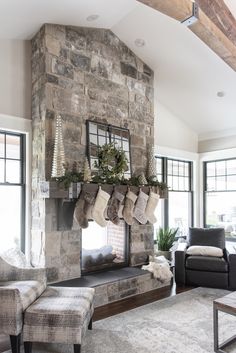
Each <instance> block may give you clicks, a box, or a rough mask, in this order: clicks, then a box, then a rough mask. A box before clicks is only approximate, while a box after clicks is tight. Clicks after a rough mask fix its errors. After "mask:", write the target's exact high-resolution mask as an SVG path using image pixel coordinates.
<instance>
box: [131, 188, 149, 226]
mask: <svg viewBox="0 0 236 353" xmlns="http://www.w3.org/2000/svg"><path fill="white" fill-rule="evenodd" d="M147 201H148V195H147V194H145V193H144V192H143V191H142V190H140V191H139V195H138V199H137V202H136V204H135V209H134V217H135V218H136V219H137V221H139V223H141V224H146V223H147V217H146V215H145V209H146V207H147Z"/></svg>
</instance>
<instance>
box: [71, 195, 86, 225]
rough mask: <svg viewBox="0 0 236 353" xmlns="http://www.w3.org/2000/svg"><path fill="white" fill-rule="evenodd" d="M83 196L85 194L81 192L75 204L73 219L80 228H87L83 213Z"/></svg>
mask: <svg viewBox="0 0 236 353" xmlns="http://www.w3.org/2000/svg"><path fill="white" fill-rule="evenodd" d="M84 194H85V193H84V191H83V190H82V191H81V193H80V195H79V198H78V201H77V202H76V205H75V210H74V219H75V221H76V222H77V223H78V224H79V226H80V227H81V228H88V219H87V216H86V214H85V213H84V205H85V200H84Z"/></svg>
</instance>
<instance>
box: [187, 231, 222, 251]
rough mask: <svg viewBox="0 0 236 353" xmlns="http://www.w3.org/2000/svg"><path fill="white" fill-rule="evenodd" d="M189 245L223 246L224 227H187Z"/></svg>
mask: <svg viewBox="0 0 236 353" xmlns="http://www.w3.org/2000/svg"><path fill="white" fill-rule="evenodd" d="M188 241H189V246H192V245H200V246H215V247H217V248H220V249H224V248H225V230H224V228H189V237H188Z"/></svg>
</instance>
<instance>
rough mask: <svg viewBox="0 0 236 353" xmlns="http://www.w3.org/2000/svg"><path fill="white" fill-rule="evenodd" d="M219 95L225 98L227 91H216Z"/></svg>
mask: <svg viewBox="0 0 236 353" xmlns="http://www.w3.org/2000/svg"><path fill="white" fill-rule="evenodd" d="M216 95H217V97H220V98H223V97H224V96H225V92H224V91H219V92H217V93H216Z"/></svg>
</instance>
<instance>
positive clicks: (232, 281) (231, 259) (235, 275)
mask: <svg viewBox="0 0 236 353" xmlns="http://www.w3.org/2000/svg"><path fill="white" fill-rule="evenodd" d="M225 250H226V256H227V261H228V266H229V289H231V290H236V249H235V247H234V246H232V245H229V244H226V249H225Z"/></svg>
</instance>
